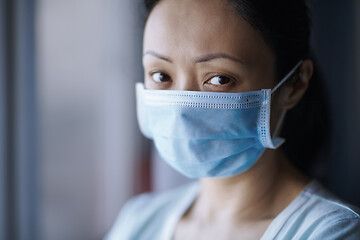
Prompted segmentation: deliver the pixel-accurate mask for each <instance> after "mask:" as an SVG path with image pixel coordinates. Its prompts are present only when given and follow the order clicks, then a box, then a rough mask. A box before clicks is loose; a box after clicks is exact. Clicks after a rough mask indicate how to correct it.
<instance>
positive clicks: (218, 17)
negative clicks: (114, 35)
mask: <svg viewBox="0 0 360 240" xmlns="http://www.w3.org/2000/svg"><path fill="white" fill-rule="evenodd" d="M146 6H147V8H148V11H149V16H148V18H147V22H146V26H145V34H144V45H143V51H144V54H143V65H144V70H145V87H144V85H142V84H138V85H137V97H138V118H139V124H140V127H141V130H142V132H143V133H144V134H145V135H146V136H148V137H150V138H152V139H153V140H154V143H155V146H156V148H157V149H158V151H159V152H160V154H161V155H162V157H163V158H164V160H165V161H167V162H168V163H169V164H170V165H171V166H172V167H174V168H175V169H176V170H178V171H179V172H181V173H182V174H184V175H185V176H188V177H190V178H194V179H199V181H197V182H195V183H192V184H189V185H186V186H183V187H180V188H178V189H174V190H172V191H169V192H166V193H163V194H158V195H154V194H143V195H141V196H138V197H135V198H134V199H132V200H131V201H129V202H128V203H127V204H126V205H125V206H124V207H123V210H122V211H121V213H120V215H119V218H118V220H117V222H116V223H115V225H114V227H113V229H112V231H111V232H110V233H109V234H108V236H107V239H360V223H359V211H358V210H356V209H355V208H354V207H352V206H349V205H347V204H345V203H343V202H341V201H340V200H338V199H336V198H335V197H333V196H332V195H331V194H329V193H328V192H327V191H326V190H325V189H324V188H323V187H322V186H321V185H320V184H318V183H317V182H316V181H314V180H311V179H309V178H307V177H306V176H304V175H303V174H302V173H300V172H299V171H298V170H296V169H295V168H294V167H293V166H292V165H291V164H290V161H289V159H288V156H289V154H284V152H283V150H282V148H280V146H281V145H282V144H283V143H284V139H282V138H280V137H278V133H279V132H280V131H281V128H282V125H283V119H284V116H285V113H286V112H287V111H288V110H290V109H292V108H294V107H295V106H296V105H297V104H298V102H299V101H300V100H301V99H302V97H303V96H304V94H305V92H306V90H307V88H308V86H309V84H310V82H311V81H310V79H311V77H312V74H313V63H312V61H311V60H310V59H309V32H310V30H309V19H308V15H307V8H306V6H305V3H304V1H303V0H294V1H287V0H283V1H280V0H279V1H260V0H257V1H256V0H252V1H250V0H181V1H180V0H158V1H146ZM270 106H271V107H270ZM310 138H311V136H310ZM304 151H305V149H304Z"/></svg>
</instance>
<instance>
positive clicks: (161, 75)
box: [151, 72, 171, 83]
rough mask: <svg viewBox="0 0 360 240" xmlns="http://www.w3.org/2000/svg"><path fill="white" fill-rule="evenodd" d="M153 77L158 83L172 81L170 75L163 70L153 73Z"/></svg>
mask: <svg viewBox="0 0 360 240" xmlns="http://www.w3.org/2000/svg"><path fill="white" fill-rule="evenodd" d="M151 78H152V79H153V80H154V81H155V82H158V83H162V82H168V81H171V78H170V76H169V75H167V74H165V73H161V72H156V73H153V74H151Z"/></svg>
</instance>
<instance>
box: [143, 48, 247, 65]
mask: <svg viewBox="0 0 360 240" xmlns="http://www.w3.org/2000/svg"><path fill="white" fill-rule="evenodd" d="M145 55H152V56H154V57H157V58H159V59H161V60H164V61H167V62H170V63H172V62H173V61H172V60H171V59H170V58H169V57H167V56H165V55H162V54H160V53H157V52H155V51H153V50H149V51H146V52H145V53H144V54H143V56H145ZM218 58H226V59H229V60H232V61H235V62H239V63H243V61H241V60H240V59H238V58H236V57H233V56H231V55H228V54H226V53H210V54H206V55H203V56H200V57H197V58H195V59H194V62H195V63H202V62H208V61H211V60H214V59H218Z"/></svg>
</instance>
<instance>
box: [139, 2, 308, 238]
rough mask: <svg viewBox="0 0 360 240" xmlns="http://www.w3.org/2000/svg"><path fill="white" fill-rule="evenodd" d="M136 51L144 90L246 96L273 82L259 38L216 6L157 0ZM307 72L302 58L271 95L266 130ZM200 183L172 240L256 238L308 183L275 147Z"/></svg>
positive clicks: (292, 100) (293, 98) (270, 61)
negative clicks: (235, 171) (242, 168)
mask: <svg viewBox="0 0 360 240" xmlns="http://www.w3.org/2000/svg"><path fill="white" fill-rule="evenodd" d="M143 51H144V52H143V53H144V55H143V66H144V72H145V86H146V88H148V89H166V90H189V91H214V92H245V91H255V90H260V89H271V88H273V87H274V86H275V85H276V83H277V82H278V81H279V80H280V79H276V78H275V57H274V54H273V53H272V51H271V50H270V48H269V47H268V46H267V44H266V43H265V41H264V39H263V37H262V36H261V34H260V33H259V32H258V31H256V30H255V29H253V28H252V27H251V26H250V25H249V24H248V23H247V22H246V21H245V20H244V19H243V18H242V17H241V16H239V15H238V14H237V13H235V11H234V10H233V9H232V8H231V7H230V6H229V5H227V4H226V2H225V1H221V0H182V1H178V0H163V1H160V3H159V4H157V5H156V6H155V8H154V9H153V11H152V12H151V14H150V16H149V18H148V21H147V23H146V26H145V32H144V42H143ZM289 71H290V69H289ZM312 72H313V64H312V62H311V61H310V60H305V61H304V62H303V63H302V66H301V68H300V73H299V75H298V76H296V78H297V79H296V80H297V81H289V82H288V83H287V84H285V85H283V86H282V87H281V90H280V91H277V93H276V94H275V96H274V97H273V101H272V112H271V122H272V124H271V127H272V128H274V126H275V125H276V123H277V122H278V121H279V116H280V113H281V112H282V111H284V110H289V109H291V108H293V107H294V106H295V105H296V104H297V103H298V102H299V100H300V99H301V98H302V96H303V95H304V93H305V91H306V89H307V87H308V84H309V80H310V78H311V75H312ZM273 123H275V124H273ZM200 182H201V190H200V193H199V195H198V197H197V198H196V200H195V201H194V203H193V204H192V205H191V207H190V208H189V209H188V210H187V212H186V213H185V214H184V215H183V216H182V218H181V219H180V221H179V222H178V224H177V226H176V229H175V232H174V239H197V240H198V239H260V238H261V236H262V235H263V233H264V232H265V231H266V229H267V227H268V226H269V224H270V223H271V221H272V220H273V219H274V218H275V217H276V216H277V215H278V214H279V213H280V212H281V211H282V210H283V209H284V208H286V206H287V205H288V204H289V203H290V202H291V201H293V200H294V199H295V198H296V196H298V195H299V193H300V192H301V191H302V190H303V188H304V187H305V186H306V184H307V183H308V182H309V180H308V179H307V178H306V177H304V176H303V175H302V174H300V173H299V172H298V171H297V170H296V169H295V168H293V167H292V166H291V164H290V163H289V161H288V159H287V158H286V157H285V155H284V154H283V152H282V151H281V149H277V150H269V149H268V150H266V151H265V153H264V154H263V155H262V156H261V158H260V159H259V160H258V161H257V163H256V164H255V165H254V166H253V167H252V168H251V169H250V170H248V171H247V172H245V173H243V174H240V175H237V176H234V177H230V178H222V179H219V178H204V179H200Z"/></svg>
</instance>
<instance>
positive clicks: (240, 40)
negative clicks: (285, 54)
mask: <svg viewBox="0 0 360 240" xmlns="http://www.w3.org/2000/svg"><path fill="white" fill-rule="evenodd" d="M143 49H144V52H143V54H144V55H143V65H144V72H145V86H146V88H148V89H167V90H189V91H208V92H245V91H254V90H260V89H267V88H273V87H274V86H275V85H276V80H275V77H274V76H275V72H274V56H273V54H272V52H271V50H270V49H269V48H268V46H267V45H266V44H265V41H264V40H263V38H262V36H261V34H260V33H259V32H258V31H256V30H255V29H254V28H252V27H251V26H250V25H249V24H248V23H247V22H246V21H245V20H244V19H243V18H241V17H240V16H239V15H238V14H237V13H236V12H235V11H234V9H233V8H232V7H231V6H229V5H228V4H227V3H226V1H222V0H182V1H178V0H163V1H161V2H160V3H159V4H157V5H156V7H155V8H154V9H153V11H152V12H151V14H150V16H149V18H148V21H147V24H146V27H145V33H144V48H143Z"/></svg>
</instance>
